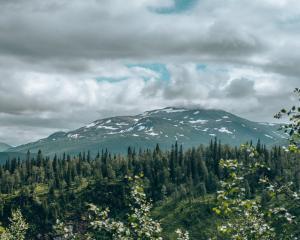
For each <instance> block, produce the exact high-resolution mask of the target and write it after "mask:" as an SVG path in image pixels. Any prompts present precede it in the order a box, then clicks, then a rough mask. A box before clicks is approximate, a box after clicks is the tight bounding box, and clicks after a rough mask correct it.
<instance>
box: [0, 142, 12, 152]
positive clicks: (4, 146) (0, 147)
mask: <svg viewBox="0 0 300 240" xmlns="http://www.w3.org/2000/svg"><path fill="white" fill-rule="evenodd" d="M11 147H12V146H10V145H8V144H6V143H3V142H0V152H4V151H5V150H7V149H9V148H11Z"/></svg>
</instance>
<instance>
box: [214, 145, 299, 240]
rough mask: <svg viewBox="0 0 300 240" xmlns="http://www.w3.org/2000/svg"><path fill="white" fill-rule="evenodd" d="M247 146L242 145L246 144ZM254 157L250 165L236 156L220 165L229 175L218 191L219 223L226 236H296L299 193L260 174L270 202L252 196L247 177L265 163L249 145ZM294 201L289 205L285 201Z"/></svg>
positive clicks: (282, 237) (262, 237)
mask: <svg viewBox="0 0 300 240" xmlns="http://www.w3.org/2000/svg"><path fill="white" fill-rule="evenodd" d="M244 147H245V146H243V148H244ZM248 152H249V157H250V159H251V161H249V162H248V164H247V165H245V163H241V162H238V161H237V160H221V161H220V166H221V168H222V169H224V170H226V172H227V177H226V178H225V180H223V181H221V182H220V183H221V184H220V185H221V190H220V191H218V192H217V207H215V208H213V210H214V212H215V213H216V214H217V215H219V216H220V217H222V219H223V222H222V224H220V225H219V226H218V232H219V235H220V236H221V237H222V238H223V239H235V240H238V239H253V240H256V239H257V240H259V239H266V240H269V239H270V240H271V239H297V237H299V235H298V233H297V230H296V229H297V228H298V227H299V222H297V221H296V219H295V216H293V215H292V214H291V213H290V210H291V208H294V207H295V206H297V205H298V206H297V207H298V208H299V196H298V194H297V193H296V192H293V191H292V190H291V188H290V185H289V184H279V183H273V182H271V181H270V180H269V178H268V177H267V176H266V175H262V176H260V179H259V183H261V184H263V191H265V192H266V193H267V195H268V196H269V200H268V204H266V203H265V202H263V201H264V200H263V198H259V197H255V198H252V199H251V198H249V197H248V196H247V194H246V189H245V187H244V186H245V181H246V180H247V179H248V178H249V176H251V175H252V174H253V173H256V172H257V171H260V170H262V169H263V168H264V165H263V164H262V163H260V161H259V160H258V159H257V158H256V157H257V152H256V150H255V149H254V148H253V147H251V146H250V147H248ZM287 202H288V203H291V202H293V204H292V205H291V206H292V207H291V206H290V209H289V208H286V207H285V206H286V205H287V204H286V203H287Z"/></svg>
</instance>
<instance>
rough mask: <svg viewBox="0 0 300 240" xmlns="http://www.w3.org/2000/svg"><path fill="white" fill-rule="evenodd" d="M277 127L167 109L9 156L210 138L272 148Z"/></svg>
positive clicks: (111, 121)
mask: <svg viewBox="0 0 300 240" xmlns="http://www.w3.org/2000/svg"><path fill="white" fill-rule="evenodd" d="M278 128H279V125H277V124H271V123H258V122H252V121H249V120H246V119H243V118H240V117H238V116H236V115H233V114H231V113H228V112H225V111H222V110H204V109H186V108H174V107H168V108H164V109H158V110H153V111H147V112H144V113H143V114H139V115H135V116H118V117H111V118H105V119H100V120H96V121H94V122H92V123H90V124H87V125H86V126H84V127H81V128H79V129H76V130H74V131H70V132H56V133H54V134H52V135H50V136H49V137H47V138H44V139H41V140H39V141H37V142H33V143H28V144H25V145H21V146H18V147H15V148H11V149H10V151H14V152H15V151H17V152H23V153H24V152H27V150H30V151H31V152H37V151H38V150H39V149H41V150H42V151H43V152H44V153H45V154H50V155H53V154H54V153H57V154H61V153H63V152H66V153H71V154H77V153H78V152H80V151H87V150H90V151H91V153H92V154H96V153H97V152H98V151H99V150H101V149H105V148H108V149H109V150H110V151H112V152H120V153H124V152H126V150H127V148H128V146H132V147H135V148H136V149H138V148H152V147H154V146H155V145H156V143H159V144H160V146H161V147H162V148H169V147H170V145H171V144H173V143H174V142H175V141H178V143H180V144H183V146H184V147H191V146H197V145H199V144H208V143H209V141H210V139H212V138H215V137H217V138H218V139H219V140H221V142H222V143H228V144H230V145H240V144H241V143H245V142H247V141H250V140H253V141H254V142H256V141H257V140H258V139H260V140H261V142H262V143H264V144H266V145H273V144H279V143H283V142H285V141H286V135H285V134H283V133H281V132H279V131H278Z"/></svg>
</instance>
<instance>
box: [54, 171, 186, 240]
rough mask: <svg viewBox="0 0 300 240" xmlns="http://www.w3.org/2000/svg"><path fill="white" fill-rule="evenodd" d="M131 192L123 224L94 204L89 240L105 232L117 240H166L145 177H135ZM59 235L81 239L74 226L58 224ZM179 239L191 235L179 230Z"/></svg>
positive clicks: (91, 207)
mask: <svg viewBox="0 0 300 240" xmlns="http://www.w3.org/2000/svg"><path fill="white" fill-rule="evenodd" d="M129 180H130V181H133V184H132V187H131V191H130V199H131V203H130V213H128V215H127V221H126V222H122V221H118V220H114V219H111V218H109V209H108V208H106V209H104V210H102V209H100V208H98V207H97V206H96V205H94V204H90V212H92V215H90V220H89V225H90V226H91V228H92V229H93V231H91V232H88V233H86V234H85V237H86V239H98V237H101V236H103V231H105V232H107V233H109V235H110V236H111V239H114V240H162V239H163V238H162V236H161V233H162V228H161V226H160V223H159V222H158V221H156V220H154V219H152V217H151V212H150V211H151V208H152V204H151V203H150V201H149V200H147V198H146V194H145V192H144V188H143V185H142V181H141V178H140V177H138V176H134V178H133V179H132V178H129ZM55 229H56V232H57V233H58V235H59V236H60V237H61V238H63V239H65V240H75V239H78V236H79V235H78V234H76V233H73V230H72V229H73V228H72V226H69V227H66V226H65V225H64V224H63V223H61V222H58V224H57V225H56V227H55ZM176 233H177V235H178V238H177V239H178V240H189V234H188V232H184V231H182V230H181V229H177V230H176Z"/></svg>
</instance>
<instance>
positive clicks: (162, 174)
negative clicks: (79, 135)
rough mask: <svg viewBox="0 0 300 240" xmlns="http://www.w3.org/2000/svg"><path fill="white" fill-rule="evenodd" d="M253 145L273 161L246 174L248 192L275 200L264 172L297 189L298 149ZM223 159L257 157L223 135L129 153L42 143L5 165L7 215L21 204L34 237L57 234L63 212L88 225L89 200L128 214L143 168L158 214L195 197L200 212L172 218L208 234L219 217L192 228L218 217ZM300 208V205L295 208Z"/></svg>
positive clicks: (1, 178) (79, 225) (1, 174)
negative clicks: (188, 145) (58, 150)
mask: <svg viewBox="0 0 300 240" xmlns="http://www.w3.org/2000/svg"><path fill="white" fill-rule="evenodd" d="M249 146H250V147H253V148H254V149H255V151H256V152H257V158H258V159H259V161H260V162H262V163H263V164H264V165H265V167H266V168H265V169H261V170H260V171H257V172H255V173H253V174H251V175H250V176H248V177H247V179H246V181H245V183H244V186H243V187H244V189H245V194H246V196H247V197H248V198H250V199H251V198H257V197H259V198H262V199H263V201H264V202H267V201H268V196H267V194H266V193H265V192H264V191H262V189H261V187H260V186H259V185H258V178H259V177H261V176H262V175H266V176H268V178H269V179H270V180H272V181H273V180H279V181H280V182H281V184H284V183H289V182H293V183H294V185H293V187H292V188H293V190H295V191H298V190H299V188H300V162H299V161H298V159H299V153H291V152H288V151H285V150H284V149H283V148H282V147H280V146H278V147H277V146H275V147H273V148H271V149H267V148H266V147H265V146H264V145H263V144H262V143H261V142H260V141H259V140H258V142H257V143H255V144H254V143H252V142H251V143H249ZM221 159H223V160H229V159H238V161H239V162H243V163H247V162H249V161H250V160H249V152H248V151H247V149H241V148H238V147H234V148H232V147H230V146H228V145H222V143H221V142H219V141H218V140H217V139H214V140H211V141H210V142H209V144H208V145H207V146H203V145H200V146H198V147H195V148H192V149H183V147H182V145H180V144H179V143H177V142H175V143H174V145H172V147H171V148H170V149H169V150H168V151H162V150H161V149H160V148H159V145H157V146H156V148H155V149H146V150H142V149H139V150H136V149H131V148H130V147H129V148H128V153H127V156H122V155H116V154H111V153H110V152H109V151H108V150H107V149H106V150H102V151H100V152H99V153H98V154H97V156H96V157H91V156H90V154H89V152H87V153H79V154H78V155H77V156H69V155H65V154H63V155H62V156H54V157H53V158H49V157H45V156H43V153H42V152H41V151H39V152H38V154H37V155H36V156H34V157H33V156H31V154H30V152H28V153H27V158H26V160H25V161H20V160H19V159H11V160H7V161H6V162H5V164H3V165H2V166H1V167H0V187H1V190H0V191H1V205H0V206H1V209H0V214H1V222H3V223H4V224H7V223H8V222H7V221H8V218H9V216H10V215H11V211H12V209H16V208H18V207H20V208H21V209H22V213H23V215H24V218H25V219H27V221H28V223H29V226H30V227H29V231H28V233H27V237H28V239H35V238H38V237H40V239H47V238H49V239H50V237H53V236H54V235H53V225H54V224H55V223H56V220H57V219H61V220H63V221H66V222H68V223H72V225H74V227H75V228H76V229H80V231H83V232H84V231H86V226H85V225H84V221H83V219H85V218H87V217H88V216H87V204H88V203H93V204H96V205H98V206H101V207H109V208H110V209H111V214H112V215H113V216H114V217H116V218H119V219H122V218H124V216H125V215H126V210H127V209H126V208H127V204H126V203H127V202H128V192H129V184H128V180H126V177H129V176H137V175H140V174H141V173H143V182H144V187H145V192H146V195H147V196H148V197H149V198H150V199H152V200H153V204H154V210H155V207H157V208H161V210H160V211H158V212H159V214H157V215H155V214H154V217H156V218H160V217H163V216H161V215H162V214H165V211H171V209H168V208H170V207H171V208H172V206H173V207H174V208H176V203H178V204H179V205H180V203H181V204H184V202H186V201H189V202H191V204H192V205H191V206H193V204H196V203H198V204H200V205H201V213H200V214H199V213H198V212H197V211H200V210H199V209H198V210H197V209H192V211H189V210H188V209H186V208H184V207H183V206H184V205H182V206H181V209H180V211H182V212H183V213H184V212H185V211H188V212H186V213H184V214H186V219H183V220H182V221H178V222H177V221H176V218H177V217H176V216H174V218H175V219H172V222H170V223H168V222H166V224H171V225H172V224H174V223H173V221H174V222H175V224H174V225H175V226H173V227H174V228H176V227H182V228H184V229H186V230H188V231H190V235H191V237H192V239H200V238H199V236H202V237H203V239H207V238H208V236H209V235H208V233H210V232H213V231H214V228H216V226H215V224H210V225H207V226H206V227H205V228H201V229H200V230H198V231H197V232H193V229H197V224H198V222H199V223H201V222H202V223H203V222H205V223H207V222H210V221H211V220H212V219H215V218H216V216H215V215H214V213H213V211H212V208H213V206H214V205H215V204H216V202H215V195H216V193H217V190H218V189H219V188H220V180H222V179H224V177H226V176H227V175H228V172H227V171H226V169H225V170H224V169H222V168H221V167H220V161H221ZM168 205H170V206H168ZM173 210H174V209H173ZM299 210H300V209H297V208H295V209H293V211H294V212H295V213H297V212H298V211H299ZM154 213H155V211H154ZM198 214H199V215H198ZM191 218H192V219H191ZM176 225H177V226H176ZM166 234H168V233H166ZM193 236H195V238H193ZM201 239H202V238H201Z"/></svg>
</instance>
